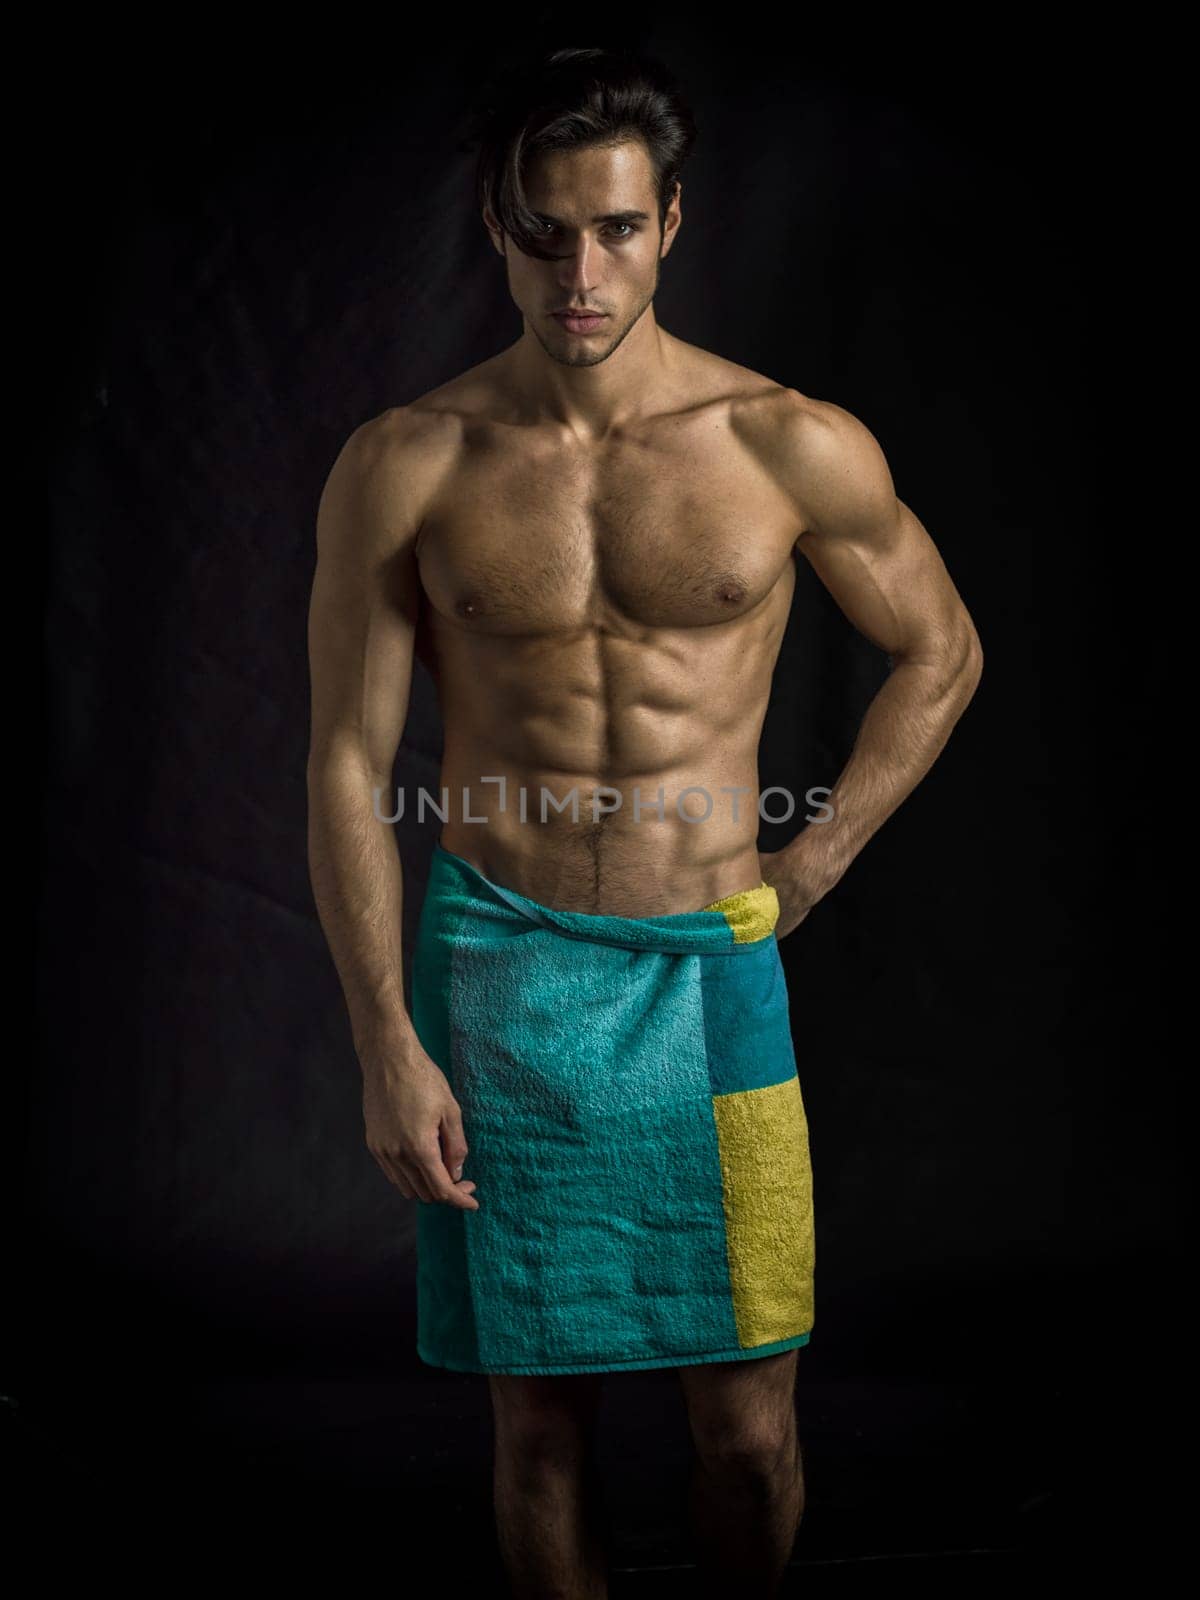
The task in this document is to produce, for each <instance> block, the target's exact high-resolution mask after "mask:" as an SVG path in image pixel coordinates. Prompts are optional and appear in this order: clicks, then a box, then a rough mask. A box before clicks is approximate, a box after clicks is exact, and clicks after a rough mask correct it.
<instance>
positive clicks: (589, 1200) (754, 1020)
mask: <svg viewBox="0 0 1200 1600" xmlns="http://www.w3.org/2000/svg"><path fill="white" fill-rule="evenodd" d="M778 918H779V900H778V897H777V895H776V893H775V890H774V889H773V888H771V887H770V885H768V884H766V883H761V884H760V885H759V887H757V888H753V889H746V890H743V891H741V892H740V893H738V894H733V895H729V896H727V897H726V898H724V899H721V900H717V901H714V902H713V904H712V905H710V906H706V907H704V909H703V910H701V911H688V912H681V913H678V914H674V915H670V916H662V917H617V916H594V915H591V914H588V913H583V912H571V911H556V910H553V909H552V908H550V907H548V906H543V905H540V904H539V903H538V902H537V901H536V900H530V899H528V898H526V897H525V896H524V895H520V894H516V893H515V892H514V891H513V890H511V889H506V888H503V887H502V886H501V885H499V884H496V883H492V882H491V880H490V879H488V878H485V877H484V876H483V875H482V874H481V873H480V872H478V871H477V870H476V869H475V867H473V866H472V865H471V864H470V862H468V861H466V860H464V859H463V857H461V856H459V855H456V854H454V853H453V852H452V851H449V850H446V849H445V848H443V846H442V845H441V844H440V843H439V844H438V845H437V846H436V847H435V850H434V856H433V860H432V863H431V869H430V877H429V884H428V889H427V892H426V896H425V901H424V905H423V906H422V909H421V917H420V922H419V928H418V936H417V943H416V947H415V949H414V954H413V1022H414V1025H415V1027H416V1030H417V1035H418V1037H419V1039H420V1041H421V1044H422V1046H423V1048H424V1049H425V1051H426V1052H427V1054H428V1055H429V1056H430V1057H431V1058H432V1059H433V1060H434V1061H435V1062H436V1063H437V1065H438V1066H439V1067H440V1068H441V1070H442V1071H443V1072H444V1073H445V1074H446V1077H447V1079H448V1080H449V1083H450V1087H451V1089H452V1091H453V1093H454V1096H455V1098H456V1099H457V1100H458V1102H459V1105H460V1106H461V1108H462V1116H463V1131H464V1134H465V1136H466V1140H467V1145H468V1147H469V1154H468V1156H467V1159H466V1163H465V1166H464V1171H463V1177H464V1178H468V1179H472V1180H473V1181H474V1182H475V1183H476V1184H477V1185H478V1189H477V1193H476V1198H477V1199H478V1201H479V1207H480V1209H479V1210H478V1211H462V1210H458V1209H457V1208H454V1207H451V1206H447V1205H445V1204H443V1203H441V1202H436V1201H428V1202H419V1203H418V1206H417V1353H418V1355H419V1356H420V1358H421V1360H422V1361H424V1362H425V1363H426V1364H427V1365H429V1366H434V1367H445V1368H449V1369H450V1370H452V1371H456V1372H482V1373H490V1372H497V1373H502V1372H505V1373H556V1372H563V1373H568V1372H615V1371H622V1370H628V1369H632V1368H640V1367H671V1366H691V1365H696V1364H698V1363H700V1362H709V1361H738V1360H744V1359H747V1358H749V1357H754V1356H766V1355H773V1354H775V1353H776V1352H777V1351H781V1350H790V1349H792V1348H793V1347H794V1346H796V1345H803V1344H807V1342H808V1339H809V1334H810V1330H811V1329H812V1326H813V1283H814V1263H815V1240H814V1230H813V1208H812V1173H811V1168H810V1164H809V1148H808V1123H807V1119H806V1116H805V1110H804V1102H803V1100H802V1098H801V1094H800V1081H799V1078H798V1075H797V1071H796V1060H795V1055H794V1053H793V1047H792V1037H791V1032H790V1029H789V1026H788V999H787V989H786V984H785V980H784V974H783V968H782V964H781V962H780V958H779V944H778V941H777V939H776V937H775V925H776V922H777V921H778Z"/></svg>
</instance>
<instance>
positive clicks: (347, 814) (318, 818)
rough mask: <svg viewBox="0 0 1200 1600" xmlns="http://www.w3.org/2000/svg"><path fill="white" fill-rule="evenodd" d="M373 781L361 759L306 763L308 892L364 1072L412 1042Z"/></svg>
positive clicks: (398, 914)
mask: <svg viewBox="0 0 1200 1600" xmlns="http://www.w3.org/2000/svg"><path fill="white" fill-rule="evenodd" d="M378 782H379V780H378V779H377V778H375V777H374V776H373V775H372V774H371V772H370V770H369V768H368V767H367V766H366V764H365V762H358V761H351V760H349V759H346V758H343V759H340V760H326V761H314V762H311V763H310V766H309V772H308V857H309V872H310V875H311V879H312V886H313V895H314V897H315V899H316V903H317V912H318V915H319V917H320V919H321V927H322V929H323V930H324V933H325V937H326V940H327V941H328V944H329V949H330V953H331V955H332V956H333V961H334V965H335V966H336V968H337V972H338V977H339V978H340V980H341V984H342V991H343V993H344V995H345V997H346V1005H347V1009H348V1010H349V1013H350V1025H351V1031H352V1033H353V1036H354V1043H355V1047H356V1049H357V1050H358V1054H359V1058H360V1060H361V1061H362V1063H363V1068H364V1071H366V1070H369V1067H370V1064H371V1063H373V1062H378V1061H386V1060H387V1059H388V1058H389V1056H393V1055H396V1054H397V1053H400V1054H402V1053H403V1052H404V1051H405V1050H406V1049H407V1048H408V1047H410V1046H411V1045H412V1044H413V1043H414V1042H415V1040H416V1033H415V1030H414V1028H413V1023H412V1019H411V1017H410V1016H409V1014H408V1010H407V1007H406V1006H405V1003H404V970H403V964H402V955H403V948H402V914H403V909H404V885H403V873H402V870H401V866H400V856H399V852H398V851H397V849H396V841H395V837H394V835H393V832H392V829H391V827H390V826H389V825H388V824H387V823H385V822H381V821H380V820H379V819H378V817H377V816H376V815H375V807H374V803H373V790H374V787H375V786H376V784H377V783H378Z"/></svg>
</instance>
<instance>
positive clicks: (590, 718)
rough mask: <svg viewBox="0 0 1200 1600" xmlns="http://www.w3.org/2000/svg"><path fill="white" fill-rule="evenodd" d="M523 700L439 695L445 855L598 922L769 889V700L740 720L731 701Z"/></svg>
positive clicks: (502, 691)
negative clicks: (765, 785) (765, 751)
mask: <svg viewBox="0 0 1200 1600" xmlns="http://www.w3.org/2000/svg"><path fill="white" fill-rule="evenodd" d="M513 687H514V686H513V684H512V683H511V682H510V683H507V684H505V683H503V682H501V683H500V684H496V683H494V682H493V683H492V684H491V686H490V687H489V684H488V678H487V676H486V675H479V676H476V675H475V674H471V680H470V689H469V692H466V693H464V694H463V695H462V697H461V698H459V697H458V696H456V695H455V694H454V693H453V691H452V690H451V691H450V692H447V686H446V685H445V683H444V682H443V683H442V685H441V688H442V700H443V714H444V719H445V725H446V741H445V751H444V756H443V762H442V771H441V777H440V785H439V793H438V794H437V795H436V796H434V798H435V799H436V800H437V803H438V807H439V809H440V810H445V811H446V821H445V822H444V823H442V824H441V827H440V833H439V838H440V842H441V845H442V847H443V848H444V849H446V850H449V851H452V852H453V853H454V854H455V855H459V856H461V857H463V859H464V860H466V861H468V862H470V863H471V865H472V866H474V867H475V868H476V870H477V871H479V872H481V873H482V874H483V876H484V877H486V878H490V879H491V880H492V882H494V883H499V884H502V885H503V886H504V887H506V888H509V889H513V890H514V891H515V892H516V893H518V894H524V895H526V896H528V897H529V898H530V899H532V900H537V901H538V902H539V903H541V904H542V905H547V906H550V907H552V908H553V909H555V910H559V911H577V912H585V913H589V914H594V915H609V916H627V917H650V916H668V915H672V914H674V913H678V912H685V911H697V910H700V909H701V908H702V907H704V906H706V905H709V904H711V903H712V902H713V901H714V900H719V899H722V898H724V896H726V895H730V894H735V893H737V892H738V891H739V890H742V889H750V888H754V887H757V886H758V884H759V883H761V881H762V875H761V871H760V864H759V858H758V847H757V839H758V827H759V816H758V801H759V791H758V776H757V770H756V768H757V746H758V736H759V732H760V729H761V723H762V714H763V710H764V709H765V695H764V696H763V705H762V706H761V707H751V706H746V705H745V703H744V702H743V703H741V704H740V705H739V707H738V708H737V712H738V714H737V715H736V716H734V717H730V716H728V715H723V714H722V712H723V711H724V712H726V713H727V712H728V711H729V709H730V708H729V707H722V706H721V705H720V704H719V698H720V697H718V704H717V705H716V706H715V707H714V706H713V705H711V704H710V705H709V706H708V707H707V708H706V707H704V706H702V705H696V706H693V707H687V708H681V707H680V706H678V705H673V706H672V707H671V708H670V710H669V711H666V710H664V709H662V708H661V707H658V708H650V707H647V706H645V705H628V706H626V707H625V708H624V710H614V708H613V705H612V700H611V697H606V698H605V699H604V700H596V699H590V698H589V697H587V696H580V695H579V694H577V693H572V692H571V691H570V690H569V689H565V690H564V689H560V691H559V692H557V693H553V692H548V691H547V690H546V687H545V681H544V680H542V682H541V684H540V685H539V687H538V688H537V690H536V691H532V690H531V692H530V693H529V694H528V695H526V696H519V697H516V702H515V703H514V696H513V694H512V690H513ZM610 687H611V686H610ZM464 688H465V686H464ZM456 701H457V704H456ZM714 710H715V712H716V715H715V716H714ZM728 724H733V725H732V726H731V725H728ZM485 780H490V781H485ZM660 789H661V794H660ZM660 802H661V804H660ZM409 804H410V806H411V804H412V801H411V799H410V801H409ZM429 817H432V818H433V820H434V823H435V824H436V823H437V822H438V821H439V817H438V814H437V813H434V812H432V811H428V812H427V819H428V818H429ZM468 819H470V820H468Z"/></svg>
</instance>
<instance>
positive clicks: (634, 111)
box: [473, 48, 697, 261]
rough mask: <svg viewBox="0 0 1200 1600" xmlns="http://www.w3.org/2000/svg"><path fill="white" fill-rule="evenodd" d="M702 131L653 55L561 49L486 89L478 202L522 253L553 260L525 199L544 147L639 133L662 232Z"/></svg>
mask: <svg viewBox="0 0 1200 1600" xmlns="http://www.w3.org/2000/svg"><path fill="white" fill-rule="evenodd" d="M696 133H697V129H696V124H695V121H694V119H693V117H692V112H691V110H690V108H689V106H688V105H687V103H686V101H685V100H684V97H683V93H682V91H681V89H680V86H679V83H678V81H677V80H676V78H675V77H674V75H673V74H672V73H671V72H670V71H669V69H668V68H667V67H666V66H664V64H663V63H662V62H661V61H660V60H659V59H658V58H657V57H656V56H651V55H646V54H643V53H642V52H640V51H636V50H632V49H623V48H616V49H594V50H555V51H554V52H553V53H552V54H550V55H546V56H542V57H540V58H537V59H535V60H534V61H533V62H531V63H530V62H526V63H524V64H522V65H520V66H517V67H516V68H514V69H510V71H509V72H508V73H507V74H505V75H503V76H501V77H499V78H497V79H494V80H493V82H492V85H491V87H490V89H489V90H486V91H485V94H484V100H483V103H481V104H480V105H479V106H478V107H477V110H476V118H475V141H477V142H478V144H479V153H478V156H477V158H476V169H475V188H476V199H477V202H478V204H479V207H480V209H483V208H484V207H489V208H490V209H491V211H492V213H493V214H494V216H495V217H496V220H497V221H498V222H499V224H500V228H501V230H502V232H503V233H505V234H507V235H508V236H509V237H510V238H511V239H512V241H513V243H514V244H515V245H516V246H517V248H518V249H519V250H522V251H523V252H524V253H525V254H526V255H530V256H536V257H538V258H539V259H540V260H542V261H553V260H555V259H556V257H555V256H554V255H552V254H551V253H550V252H548V251H547V250H545V249H543V248H541V247H540V246H539V245H538V243H537V240H538V239H539V238H542V239H543V240H544V237H545V235H544V232H543V230H542V228H541V225H540V224H539V222H538V218H537V216H536V214H535V213H534V212H533V211H531V210H530V207H529V203H528V201H527V200H526V197H525V177H526V174H527V172H528V169H529V163H530V161H531V160H532V159H533V158H534V157H535V156H538V155H540V154H542V153H543V152H544V151H548V150H579V149H585V148H588V147H596V146H603V147H607V146H611V145H615V144H621V143H624V142H625V141H626V140H628V139H639V140H641V142H642V143H643V144H644V146H645V148H646V151H647V153H648V155H649V157H650V164H651V167H652V169H653V172H654V183H655V190H656V194H657V198H658V223H659V230H660V232H661V230H662V228H663V225H664V223H665V221H666V215H667V207H668V205H669V204H670V202H671V198H672V196H673V195H674V192H675V184H676V181H677V179H678V177H679V174H680V170H681V169H682V167H683V164H684V162H685V161H686V160H687V158H688V155H689V154H690V152H691V149H692V146H693V144H694V143H695V140H696ZM473 142H474V141H473Z"/></svg>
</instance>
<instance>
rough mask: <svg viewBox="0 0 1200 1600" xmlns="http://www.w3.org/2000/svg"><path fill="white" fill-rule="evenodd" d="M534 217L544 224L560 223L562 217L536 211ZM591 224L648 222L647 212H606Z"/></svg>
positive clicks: (648, 215)
mask: <svg viewBox="0 0 1200 1600" xmlns="http://www.w3.org/2000/svg"><path fill="white" fill-rule="evenodd" d="M534 215H535V216H537V217H541V218H542V219H543V220H544V221H546V222H558V223H562V222H563V221H564V219H563V218H562V217H552V216H551V215H550V213H549V212H548V211H536V212H535V213H534ZM592 221H593V222H649V221H650V213H649V212H648V211H606V212H605V213H604V215H603V216H600V217H593V218H592Z"/></svg>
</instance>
